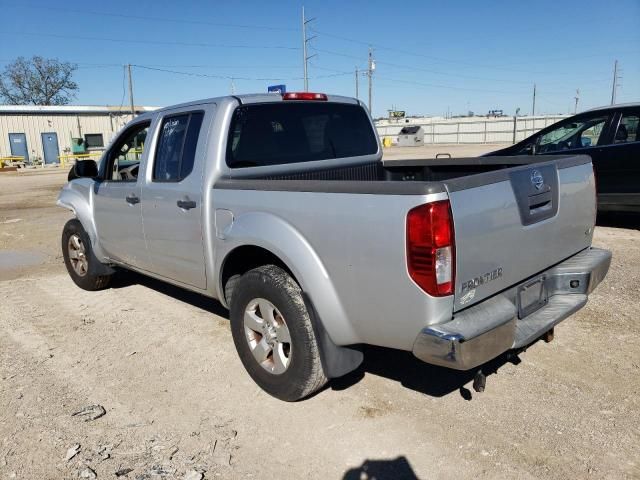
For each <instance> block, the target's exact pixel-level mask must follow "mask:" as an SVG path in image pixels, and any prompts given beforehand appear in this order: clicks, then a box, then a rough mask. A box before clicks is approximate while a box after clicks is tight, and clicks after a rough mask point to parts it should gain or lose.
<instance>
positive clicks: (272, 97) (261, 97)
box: [138, 93, 364, 118]
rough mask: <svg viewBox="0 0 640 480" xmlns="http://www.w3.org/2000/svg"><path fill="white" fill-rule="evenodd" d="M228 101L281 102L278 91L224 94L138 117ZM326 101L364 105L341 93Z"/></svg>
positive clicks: (172, 106)
mask: <svg viewBox="0 0 640 480" xmlns="http://www.w3.org/2000/svg"><path fill="white" fill-rule="evenodd" d="M228 101H237V102H240V103H241V104H242V105H247V104H252V103H273V102H282V101H283V100H282V94H280V93H247V94H243V95H224V96H222V97H212V98H205V99H201V100H193V101H190V102H185V103H179V104H176V105H168V106H166V107H162V108H160V109H158V110H155V111H154V112H146V113H144V114H142V115H140V116H139V117H138V118H144V117H145V116H147V117H150V116H152V115H153V114H154V113H157V112H164V111H166V110H170V109H174V108H178V107H180V108H181V107H189V106H195V105H202V104H203V103H222V102H228ZM293 101H295V102H299V101H304V100H293ZM310 101H316V100H310ZM327 101H329V102H337V103H350V104H354V105H362V106H364V104H363V103H362V102H360V101H359V100H357V99H355V98H353V97H345V96H343V95H331V94H327Z"/></svg>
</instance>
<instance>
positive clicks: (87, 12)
mask: <svg viewBox="0 0 640 480" xmlns="http://www.w3.org/2000/svg"><path fill="white" fill-rule="evenodd" d="M19 6H20V7H25V8H30V9H36V10H50V11H61V12H67V13H77V14H80V15H94V16H100V17H114V18H124V19H127V20H143V21H150V22H168V23H183V24H189V25H207V26H211V27H223V28H246V29H251V30H255V29H261V30H277V31H289V32H290V31H297V30H298V29H297V28H291V27H274V26H271V25H245V24H237V23H221V22H210V21H207V20H192V19H184V18H167V17H153V16H147V15H144V16H143V15H130V14H128V13H127V14H122V13H112V12H99V11H92V10H84V9H83V10H77V9H73V8H66V7H51V6H49V5H33V4H32V5H29V4H26V5H25V4H23V3H20V4H19Z"/></svg>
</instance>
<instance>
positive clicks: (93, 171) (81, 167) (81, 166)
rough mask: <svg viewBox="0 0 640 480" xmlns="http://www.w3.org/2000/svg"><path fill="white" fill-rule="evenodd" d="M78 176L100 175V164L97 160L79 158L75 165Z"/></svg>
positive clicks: (74, 169) (75, 172)
mask: <svg viewBox="0 0 640 480" xmlns="http://www.w3.org/2000/svg"><path fill="white" fill-rule="evenodd" d="M73 173H74V174H75V176H76V177H77V178H95V177H97V176H98V164H97V163H96V162H95V160H79V161H77V162H76V164H75V165H74V166H73Z"/></svg>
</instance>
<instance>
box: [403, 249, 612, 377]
mask: <svg viewBox="0 0 640 480" xmlns="http://www.w3.org/2000/svg"><path fill="white" fill-rule="evenodd" d="M610 263H611V252H609V251H607V250H602V249H599V248H588V249H586V250H583V251H582V252H580V253H578V254H576V255H574V256H573V257H571V258H569V259H567V260H565V261H564V262H562V263H560V264H558V265H556V266H555V267H553V268H550V269H549V270H547V271H545V272H541V273H540V275H544V284H545V287H546V289H547V294H548V298H549V300H548V303H547V304H546V305H545V306H544V307H542V308H540V309H538V310H537V311H535V312H533V313H531V314H530V315H528V316H526V317H524V318H522V319H519V318H518V308H517V306H516V297H517V290H518V287H519V285H516V286H514V287H512V288H510V289H509V290H506V291H504V292H502V293H500V294H498V295H496V296H494V297H492V298H490V299H488V300H485V301H484V302H482V303H479V304H477V305H474V306H472V307H469V308H467V309H465V310H463V311H461V312H459V313H457V314H456V315H455V317H454V319H453V320H451V321H449V322H446V323H441V324H439V325H432V326H429V327H426V328H424V329H422V331H421V332H420V334H419V335H418V337H417V338H416V340H415V343H414V345H413V354H414V355H415V356H416V357H418V358H419V359H420V360H423V361H425V362H427V363H431V364H434V365H441V366H444V367H449V368H453V369H456V370H468V369H470V368H474V367H477V366H478V365H482V364H483V363H485V362H487V361H489V360H491V359H493V358H495V357H497V356H498V355H500V354H501V353H504V352H506V351H507V350H510V349H512V348H519V347H523V346H525V345H528V344H529V343H531V342H533V341H534V340H536V339H537V338H539V337H540V336H541V335H543V334H544V333H545V332H547V331H548V330H550V329H551V328H553V327H554V326H555V325H557V324H558V323H560V322H561V321H562V320H564V319H565V318H567V317H569V316H570V315H571V314H573V313H575V312H577V311H578V310H580V309H581V308H582V307H583V306H584V305H585V304H586V303H587V296H588V295H589V294H590V293H591V292H592V291H593V289H594V288H596V286H597V285H598V284H599V283H600V282H601V281H602V280H603V279H604V277H605V276H606V274H607V271H608V270H609V265H610Z"/></svg>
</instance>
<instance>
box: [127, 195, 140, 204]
mask: <svg viewBox="0 0 640 480" xmlns="http://www.w3.org/2000/svg"><path fill="white" fill-rule="evenodd" d="M125 200H126V201H127V203H128V204H129V205H135V204H136V203H140V199H139V198H138V197H136V196H135V195H127V196H126V197H125Z"/></svg>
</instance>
